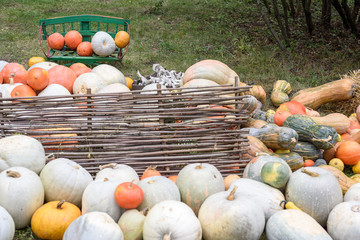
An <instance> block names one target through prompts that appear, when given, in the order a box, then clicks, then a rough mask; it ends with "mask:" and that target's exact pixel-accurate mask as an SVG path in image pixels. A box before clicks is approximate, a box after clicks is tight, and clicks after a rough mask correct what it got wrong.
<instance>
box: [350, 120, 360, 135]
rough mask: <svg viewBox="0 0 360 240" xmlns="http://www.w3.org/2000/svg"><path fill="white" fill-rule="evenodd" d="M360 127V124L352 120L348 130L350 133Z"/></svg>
mask: <svg viewBox="0 0 360 240" xmlns="http://www.w3.org/2000/svg"><path fill="white" fill-rule="evenodd" d="M354 129H360V124H359V123H358V122H356V121H354V120H350V127H349V128H348V129H347V132H348V133H350V132H351V130H354Z"/></svg>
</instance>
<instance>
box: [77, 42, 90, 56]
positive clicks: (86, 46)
mask: <svg viewBox="0 0 360 240" xmlns="http://www.w3.org/2000/svg"><path fill="white" fill-rule="evenodd" d="M76 52H77V54H78V55H79V56H92V55H93V54H94V51H93V49H92V46H91V43H90V42H81V43H80V44H79V45H78V46H77V48H76Z"/></svg>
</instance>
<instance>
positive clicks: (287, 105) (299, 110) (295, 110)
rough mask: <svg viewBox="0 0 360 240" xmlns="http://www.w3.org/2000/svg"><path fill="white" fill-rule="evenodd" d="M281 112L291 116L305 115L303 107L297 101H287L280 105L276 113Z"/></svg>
mask: <svg viewBox="0 0 360 240" xmlns="http://www.w3.org/2000/svg"><path fill="white" fill-rule="evenodd" d="M281 110H285V111H289V112H290V113H291V114H293V115H294V114H301V115H306V108H305V106H304V105H303V104H302V103H300V102H298V101H289V102H284V103H282V104H280V106H279V107H278V108H277V109H276V111H281Z"/></svg>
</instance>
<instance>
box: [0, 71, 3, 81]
mask: <svg viewBox="0 0 360 240" xmlns="http://www.w3.org/2000/svg"><path fill="white" fill-rule="evenodd" d="M3 81H4V78H3V75H2V72H1V71H0V84H2V83H3Z"/></svg>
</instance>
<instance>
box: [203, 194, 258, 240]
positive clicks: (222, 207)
mask: <svg viewBox="0 0 360 240" xmlns="http://www.w3.org/2000/svg"><path fill="white" fill-rule="evenodd" d="M235 191H236V188H233V190H232V191H231V192H228V191H226V192H225V191H223V192H218V193H215V194H213V195H211V196H210V197H208V198H207V199H206V200H205V201H204V202H203V204H202V205H201V207H200V210H199V215H198V218H199V221H200V223H201V228H202V231H203V239H205V240H232V239H246V240H258V239H259V238H260V236H261V234H262V233H263V232H264V227H265V215H264V211H263V210H262V209H261V208H259V207H258V205H257V204H256V203H255V202H254V201H252V199H250V198H247V197H245V196H239V195H238V196H236V195H234V194H235Z"/></svg>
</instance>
